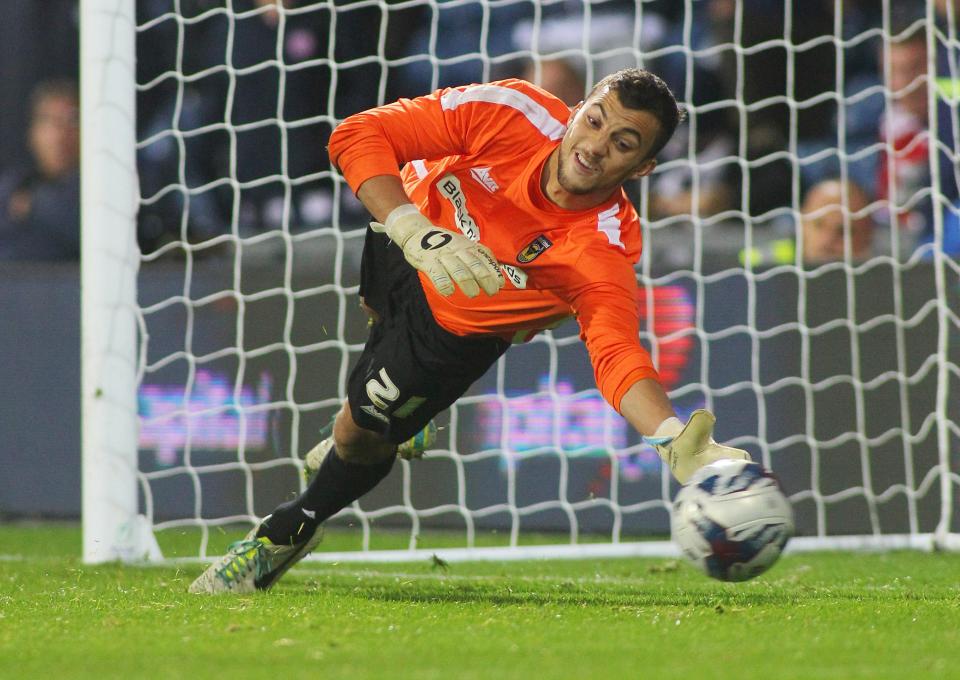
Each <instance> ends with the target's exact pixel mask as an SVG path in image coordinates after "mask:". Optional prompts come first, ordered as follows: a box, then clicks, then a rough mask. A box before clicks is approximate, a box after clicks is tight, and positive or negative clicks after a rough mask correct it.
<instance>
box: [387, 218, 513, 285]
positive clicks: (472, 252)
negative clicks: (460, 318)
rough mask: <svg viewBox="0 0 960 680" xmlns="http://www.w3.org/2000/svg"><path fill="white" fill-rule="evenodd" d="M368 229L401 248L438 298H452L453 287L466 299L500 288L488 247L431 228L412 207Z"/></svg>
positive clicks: (499, 274)
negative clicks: (481, 291) (431, 285)
mask: <svg viewBox="0 0 960 680" xmlns="http://www.w3.org/2000/svg"><path fill="white" fill-rule="evenodd" d="M370 227H371V228H372V229H373V230H374V231H376V232H379V233H385V234H386V235H387V236H388V237H389V238H390V240H391V241H393V242H394V243H396V244H397V245H398V246H400V248H402V249H403V256H404V257H405V258H406V260H407V262H409V263H410V264H411V265H412V266H413V267H414V268H416V269H418V270H420V271H422V272H424V273H426V275H427V276H429V277H430V280H431V281H433V285H434V286H436V288H437V290H438V291H439V292H440V294H441V295H452V294H453V291H454V284H456V285H457V286H460V290H462V291H463V292H464V294H465V295H466V296H467V297H476V296H477V295H478V294H479V293H480V289H481V288H482V289H483V292H485V293H486V294H487V295H493V294H495V293H496V292H497V291H498V290H500V288H502V287H503V284H504V279H503V274H501V273H500V268H499V266H498V265H497V260H496V258H494V257H493V253H491V252H490V249H489V248H487V247H486V246H485V245H483V244H481V243H476V242H474V241H471V240H470V239H468V238H467V237H466V236H463V235H462V234H457V233H454V232H452V231H448V230H446V229H441V228H440V227H437V226H434V225H433V224H432V223H431V222H430V220H428V219H427V218H426V217H424V216H423V215H421V214H420V212H419V211H418V210H417V208H416V206H414V205H404V206H400V207H399V208H396V209H395V210H394V211H393V212H391V213H390V214H389V215H388V216H387V219H386V224H380V223H379V222H371V223H370Z"/></svg>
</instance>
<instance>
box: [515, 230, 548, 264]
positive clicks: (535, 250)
mask: <svg viewBox="0 0 960 680" xmlns="http://www.w3.org/2000/svg"><path fill="white" fill-rule="evenodd" d="M552 245H553V241H551V240H550V239H548V238H547V237H546V236H544V235H543V234H540V235H539V236H538V237H537V238H535V239H533V240H532V241H531V242H530V243H529V244H528V245H527V247H526V248H524V249H523V250H521V251H520V252H519V253H517V262H520V263H522V264H526V263H527V262H533V261H534V260H536V259H537V258H538V257H540V253H542V252H543V251H544V250H546V249H547V248H549V247H550V246H552Z"/></svg>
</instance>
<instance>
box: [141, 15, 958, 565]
mask: <svg viewBox="0 0 960 680" xmlns="http://www.w3.org/2000/svg"><path fill="white" fill-rule="evenodd" d="M800 4H801V3H797V2H789V0H788V1H787V2H786V3H784V5H783V6H779V7H778V6H776V5H777V3H763V2H751V1H749V0H737V2H732V1H731V2H705V1H704V2H693V1H692V0H686V1H685V2H683V3H667V2H650V1H641V2H614V1H610V2H593V3H580V2H575V3H530V2H526V1H523V2H521V1H519V0H484V1H478V0H451V1H450V2H436V1H426V0H407V1H404V2H383V1H379V0H377V1H375V0H361V1H359V2H352V3H327V2H324V3H309V2H299V3H287V5H286V7H281V6H278V5H276V4H273V3H265V2H254V1H253V0H251V1H250V2H245V1H241V0H224V1H219V2H218V1H214V0H142V1H141V2H140V3H139V5H138V12H139V16H138V21H137V28H136V32H137V43H138V52H137V54H138V60H139V66H138V74H137V92H138V104H139V112H138V128H139V132H138V143H137V150H138V156H139V158H138V164H139V173H140V180H141V199H140V207H141V216H140V229H139V231H140V238H141V243H142V244H143V247H144V255H143V258H142V264H141V275H140V281H139V300H140V312H139V314H140V316H139V318H140V338H141V348H140V349H141V356H140V370H139V378H140V386H139V411H140V414H141V430H142V431H141V447H140V448H141V450H140V470H139V473H138V478H139V487H140V491H141V498H142V503H143V508H144V511H145V513H146V514H147V516H148V518H149V519H150V521H151V522H152V524H153V526H154V529H155V530H156V531H158V532H163V531H164V530H172V529H176V530H180V529H182V528H183V527H196V528H198V529H199V531H200V534H199V542H198V554H200V555H203V554H205V553H206V550H207V542H208V538H209V535H210V530H211V528H212V527H218V526H225V525H231V524H235V523H238V522H250V521H253V520H254V518H256V517H259V516H262V515H264V514H265V513H267V512H269V511H270V510H271V509H272V508H273V507H274V505H275V504H276V503H278V502H280V501H282V500H284V499H285V498H288V497H289V495H290V493H291V492H295V491H296V490H299V489H300V488H302V483H303V482H302V481H301V477H300V472H301V468H302V465H301V463H300V461H299V457H300V456H301V455H303V453H304V452H305V451H306V450H307V449H309V448H310V447H312V446H313V445H314V444H315V443H316V441H317V440H318V439H319V438H320V432H321V430H322V428H323V427H324V426H326V424H327V423H328V422H329V420H330V419H331V417H332V416H333V414H334V413H335V412H336V410H337V408H338V407H339V404H340V402H341V401H342V399H343V397H344V385H345V381H346V376H347V373H348V370H349V367H350V366H351V365H352V363H351V362H352V361H354V360H355V359H356V358H357V356H358V355H359V352H360V350H361V348H362V344H363V341H364V337H365V333H366V329H365V319H364V317H363V315H362V314H361V313H360V311H359V310H358V309H357V295H356V293H357V284H358V280H359V278H358V274H359V273H358V267H359V259H360V248H361V246H362V237H363V231H362V228H361V227H362V226H363V225H364V223H365V219H366V217H365V215H364V213H363V210H362V208H361V207H360V206H359V205H358V204H357V203H356V201H355V199H353V197H352V195H351V194H350V191H349V188H347V187H346V185H345V184H344V182H343V181H342V179H341V178H339V177H338V176H337V175H336V173H334V172H332V170H331V168H330V167H329V163H328V161H327V159H326V156H325V155H324V144H325V140H326V137H327V136H328V135H329V132H330V130H331V129H332V127H333V126H335V124H336V123H337V121H339V120H342V118H343V117H344V116H346V115H348V114H350V113H353V112H355V111H358V110H361V109H363V108H366V107H369V106H372V105H375V104H378V103H383V102H385V101H389V100H392V99H393V98H395V97H397V96H401V95H404V96H413V95H416V94H420V93H425V92H427V91H428V90H430V89H432V88H434V87H438V86H444V85H450V84H461V83H463V82H469V81H477V80H489V79H493V78H498V77H505V76H512V75H526V76H527V77H530V78H533V79H537V80H538V81H540V82H542V83H543V84H544V86H546V87H550V88H551V89H553V90H554V91H556V92H557V93H558V94H561V93H563V94H565V95H566V96H568V97H571V98H573V101H575V100H576V98H578V97H582V96H583V93H584V92H586V91H587V90H588V89H589V83H591V82H594V81H595V80H597V79H599V78H600V77H602V76H603V75H605V74H606V73H607V72H609V71H610V70H613V69H616V68H619V67H622V66H641V67H646V68H650V69H651V70H654V71H656V72H658V73H661V74H662V75H663V76H664V77H665V78H666V79H667V80H668V82H669V83H670V84H671V86H672V87H673V88H674V90H675V92H676V93H677V96H678V98H679V99H681V100H683V101H684V102H685V103H686V104H687V106H688V107H689V111H690V116H689V123H688V124H687V125H685V126H683V127H682V128H681V129H680V130H678V132H677V135H676V137H675V139H674V141H673V142H672V143H671V144H670V145H669V146H668V148H667V149H666V150H665V152H664V155H663V158H662V162H661V164H660V165H659V167H658V168H657V171H656V172H655V173H654V174H653V175H652V176H651V177H649V178H645V179H644V180H643V182H642V183H641V184H639V185H637V186H631V187H629V191H630V193H631V194H632V195H633V197H634V198H635V200H636V205H637V207H638V210H639V211H640V212H641V215H642V216H643V221H644V242H645V248H644V253H643V257H642V261H641V264H640V266H639V269H638V274H639V276H640V280H641V283H642V284H643V292H642V294H641V297H640V300H639V302H640V306H641V310H642V314H643V322H642V339H643V341H644V342H645V344H647V346H648V347H650V349H651V351H652V354H653V357H654V359H655V361H656V362H657V364H658V365H659V366H660V369H661V373H662V375H663V377H664V380H665V384H666V385H667V386H668V388H669V389H670V391H671V397H672V399H673V400H674V401H675V404H676V406H677V407H678V410H679V411H680V415H681V416H682V417H685V416H686V414H688V413H689V412H690V411H692V410H693V409H695V408H699V407H702V406H706V407H708V408H711V409H713V410H714V411H715V412H716V413H717V415H718V417H719V425H718V432H717V436H718V439H724V440H727V441H728V442H729V443H731V444H733V445H736V446H741V447H744V448H747V449H749V450H750V451H751V452H752V453H753V454H754V456H755V458H757V459H758V460H762V461H763V463H764V464H765V465H768V466H770V467H772V468H773V470H774V471H775V472H777V473H778V474H779V476H780V478H781V480H782V482H783V484H784V487H785V489H786V490H787V491H788V493H789V494H790V497H791V500H792V501H793V502H794V505H795V508H796V511H797V518H798V527H799V531H800V533H801V534H804V535H807V536H812V537H814V538H815V539H820V538H825V537H829V536H838V535H864V536H868V537H873V538H875V539H876V541H877V542H876V544H877V545H880V544H883V537H888V536H889V537H896V536H902V535H909V536H910V537H914V538H909V539H904V540H903V541H901V543H897V542H896V540H897V539H896V538H890V539H889V540H890V541H892V542H889V543H887V544H888V545H901V544H902V545H912V544H913V543H911V541H915V539H916V537H917V536H920V535H923V534H930V533H933V532H935V531H939V532H940V533H941V534H945V533H947V532H950V531H951V530H952V527H955V526H956V525H955V521H956V517H954V514H955V510H954V502H953V500H952V499H953V494H954V492H955V491H956V486H957V484H958V483H960V475H958V472H957V470H958V461H957V456H958V452H960V427H958V426H957V424H956V423H957V420H958V417H960V407H958V398H957V396H958V394H960V389H958V387H960V382H958V381H960V368H958V363H960V361H958V356H960V350H958V343H957V337H958V332H960V317H958V314H957V309H958V290H960V289H958V280H960V265H958V263H957V259H956V253H957V251H958V250H960V227H957V226H956V223H957V221H958V218H957V193H956V186H957V181H958V180H957V176H956V172H957V171H956V165H957V159H958V146H957V140H958V139H960V134H958V117H957V100H958V94H960V85H958V84H957V83H960V73H958V68H957V53H958V51H960V48H958V41H957V30H956V13H955V10H954V9H951V8H950V7H949V5H950V4H951V3H947V5H948V7H947V8H946V9H944V10H938V9H937V8H935V7H934V6H933V4H932V3H931V4H930V6H928V7H923V6H918V7H916V8H915V10H916V12H917V13H916V14H915V15H913V16H907V15H906V14H900V13H898V12H894V8H893V7H892V3H890V2H884V3H882V5H879V6H878V7H877V11H876V13H871V11H869V10H868V9H864V8H857V7H854V8H852V9H849V10H844V8H843V4H842V3H839V2H838V3H836V4H835V7H834V8H833V9H832V10H827V11H826V13H825V14H822V15H819V14H818V11H821V10H816V11H814V10H812V9H810V8H807V9H803V10H802V9H801V8H800V7H799V5H800ZM897 4H898V5H899V4H900V3H897ZM938 11H943V12H946V13H945V14H943V15H941V14H938ZM918 36H919V39H918ZM909 50H918V51H917V52H913V53H910V54H906V52H908V51H909ZM917 55H922V56H921V57H917ZM911 58H913V59H914V61H913V62H910V59H911ZM910 68H913V69H914V75H913V77H909V69H910ZM871 69H872V70H871ZM905 74H906V75H905ZM931 74H936V77H933V75H931ZM916 92H919V93H920V96H916V97H915V96H913V95H912V93H916ZM911 107H914V108H911ZM924 107H925V109H926V116H925V117H923V116H920V115H919V114H917V112H918V111H920V110H921V109H922V108H924ZM908 114H911V115H912V118H911V117H910V116H909V115H908ZM908 118H909V120H907V119H908ZM911 125H913V126H914V127H913V128H911V127H910V126H911ZM871 130H872V132H871ZM921 151H922V152H921ZM834 177H835V178H837V179H838V180H839V181H840V182H841V183H842V185H843V186H848V185H850V184H852V183H858V184H859V185H861V186H862V187H863V189H864V191H863V192H862V193H863V197H861V196H859V195H855V194H853V193H851V191H852V190H846V189H845V190H843V191H841V192H840V193H839V194H838V196H839V197H838V198H837V199H836V201H835V203H838V205H837V207H836V208H833V207H830V206H829V205H820V206H819V207H817V208H815V209H814V211H813V215H812V218H810V220H809V221H811V222H818V223H819V221H826V220H828V219H829V218H830V217H831V215H834V214H837V215H842V219H841V220H840V224H841V225H842V227H843V228H842V232H837V235H836V236H834V237H833V240H832V242H831V244H827V245H823V244H820V245H819V246H818V243H819V241H817V240H816V239H818V238H820V237H821V236H822V234H820V232H818V231H817V229H818V228H819V227H816V226H814V227H811V228H810V229H809V230H808V229H805V228H802V226H801V224H802V220H801V214H802V213H803V212H809V210H808V209H807V208H806V207H805V203H804V201H805V199H806V198H808V197H809V196H810V195H811V194H812V193H813V192H812V189H811V188H812V187H814V186H816V185H817V184H818V182H820V181H822V180H826V179H829V178H834ZM864 220H869V221H872V222H873V223H874V224H875V226H874V237H873V239H872V243H870V244H868V246H867V248H866V250H864V249H863V246H862V243H861V236H860V235H859V234H860V233H861V231H860V230H861V226H862V224H863V222H864ZM954 238H956V239H957V241H956V242H954V241H952V239H954ZM837 239H839V240H837ZM815 246H817V247H821V248H823V249H824V250H822V251H820V253H819V254H817V253H816V252H814V251H815ZM831 249H832V250H831ZM951 253H952V254H951ZM439 421H440V424H441V426H442V428H443V429H442V430H441V433H440V438H439V441H438V443H437V445H436V448H435V449H434V450H432V451H431V452H430V453H429V454H428V457H427V458H426V459H425V460H423V461H418V462H414V463H407V462H402V463H401V464H399V465H398V466H397V467H396V469H395V470H394V472H393V473H392V474H391V476H390V477H389V478H388V479H387V480H386V481H385V482H384V483H383V484H382V485H381V487H379V488H378V489H377V490H375V491H374V492H373V493H371V494H370V495H369V496H368V497H366V498H364V499H363V500H362V501H361V502H360V503H359V504H355V505H354V506H353V507H352V508H348V509H347V510H345V511H344V512H343V513H342V514H341V515H340V516H338V517H337V518H336V519H335V520H333V521H331V524H332V525H335V526H336V525H349V526H351V527H353V530H354V531H356V532H357V536H358V540H357V542H356V544H357V547H359V548H363V549H365V550H366V549H370V548H371V547H381V546H384V545H388V544H390V545H396V547H401V548H407V549H414V548H416V547H417V546H418V545H419V543H418V541H422V540H424V539H423V538H422V537H423V536H425V535H426V534H428V533H429V532H430V531H432V530H433V529H437V530H443V531H446V532H450V533H453V532H458V535H459V536H461V537H462V540H461V541H460V543H459V544H460V545H462V546H465V547H474V546H481V545H490V544H493V545H501V546H506V545H509V546H517V545H520V544H524V543H528V542H547V543H551V542H552V543H567V544H574V545H581V546H582V545H583V544H585V543H595V542H597V541H599V542H601V543H602V544H604V545H606V546H608V547H609V552H614V553H615V552H617V551H618V550H619V547H618V546H620V545H621V544H625V543H631V542H632V541H634V540H635V539H636V538H638V537H644V536H649V535H651V534H659V535H663V534H664V533H665V532H666V531H667V526H668V523H667V519H668V510H669V499H670V498H671V496H672V489H671V484H670V481H669V478H668V476H666V475H665V474H664V473H663V472H662V470H661V468H660V465H659V461H658V459H657V458H656V455H655V454H654V453H653V452H652V451H650V450H649V449H647V448H645V447H643V446H642V445H641V444H640V443H639V441H638V437H637V436H636V435H635V434H633V433H631V432H628V430H627V428H626V426H625V424H624V423H623V421H622V420H621V419H620V418H619V416H617V415H616V414H615V413H613V412H612V411H611V410H610V409H609V408H608V407H607V406H605V405H604V404H603V402H602V400H601V399H600V397H599V395H598V393H597V391H596V390H595V389H594V388H593V385H592V373H591V370H590V367H589V363H588V359H587V356H586V352H585V350H584V349H583V347H582V344H581V343H580V341H579V339H578V338H577V328H576V326H575V325H573V324H569V325H567V326H564V327H562V328H560V329H558V330H556V331H553V332H547V333H544V334H542V335H541V336H539V337H538V338H536V339H535V340H534V341H533V342H531V343H529V344H528V345H525V346H519V347H516V348H514V349H512V350H511V351H510V352H509V353H508V355H507V356H506V357H505V358H504V359H502V360H501V361H500V363H499V364H498V366H497V368H496V370H494V371H491V373H490V374H489V375H488V376H486V377H485V378H484V379H483V380H481V381H480V382H479V383H478V384H477V385H476V386H475V387H474V388H473V389H472V390H471V391H470V392H469V393H468V395H467V396H465V397H464V398H463V399H462V400H461V401H460V402H458V404H457V405H456V406H455V407H454V408H452V409H451V410H450V412H449V413H447V414H443V415H442V416H441V417H440V418H439ZM381 528H383V532H384V534H388V535H391V536H396V535H397V534H398V533H399V535H400V536H401V539H400V540H399V541H394V543H390V541H389V540H384V541H383V542H380V543H378V539H377V532H378V531H379V530H380V529H381ZM953 530H955V529H953ZM528 536H530V537H531V538H528ZM827 544H829V541H823V542H820V543H817V542H816V541H814V543H813V544H812V545H814V546H815V545H827ZM656 546H661V547H662V544H656ZM656 546H655V547H654V548H652V550H657V549H660V548H657V547H656ZM664 549H665V548H664ZM585 550H587V551H589V550H590V549H589V548H588V549H585ZM601 551H602V549H601ZM571 552H575V550H571ZM475 554H476V553H475ZM496 554H501V553H496ZM513 554H521V553H520V552H519V551H515V552H514V553H513Z"/></svg>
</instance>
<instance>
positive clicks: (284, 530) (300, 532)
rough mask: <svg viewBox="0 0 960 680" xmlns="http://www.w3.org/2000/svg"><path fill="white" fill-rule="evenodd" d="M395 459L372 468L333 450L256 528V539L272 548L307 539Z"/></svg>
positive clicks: (386, 471) (376, 481) (372, 483)
mask: <svg viewBox="0 0 960 680" xmlns="http://www.w3.org/2000/svg"><path fill="white" fill-rule="evenodd" d="M395 460H396V456H390V457H389V458H388V459H387V460H385V461H382V462H380V463H375V464H373V465H358V464H356V463H348V462H346V461H345V460H343V459H341V458H340V456H338V455H337V451H336V449H334V448H331V449H330V452H329V453H328V454H327V455H326V457H325V458H324V459H323V462H322V463H320V469H319V470H317V476H316V477H314V478H313V481H312V482H310V486H308V487H307V490H306V491H304V492H303V493H302V494H300V497H299V498H297V499H295V500H292V501H290V502H288V503H284V504H282V505H280V506H278V507H277V509H276V510H274V511H273V512H272V513H271V515H270V517H269V519H267V520H266V521H264V522H263V524H261V525H260V529H259V530H258V531H257V536H266V537H267V538H269V539H270V540H271V541H273V543H274V544H275V545H280V544H285V545H291V544H296V543H302V542H304V541H306V540H307V539H309V538H310V537H311V536H312V535H313V532H314V531H315V530H316V528H317V527H318V526H319V525H320V523H321V522H323V521H325V520H326V519H327V518H328V517H331V516H333V515H335V514H336V513H337V512H339V511H340V510H342V509H343V508H345V507H347V506H348V505H350V503H352V502H353V501H355V500H357V499H358V498H360V497H361V496H363V495H364V494H365V493H367V492H368V491H370V490H371V489H372V488H373V487H375V486H376V485H377V484H379V483H380V480H382V479H383V478H384V477H386V476H387V475H388V474H389V473H390V470H391V468H393V462H394V461H395Z"/></svg>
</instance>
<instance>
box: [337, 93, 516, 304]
mask: <svg viewBox="0 0 960 680" xmlns="http://www.w3.org/2000/svg"><path fill="white" fill-rule="evenodd" d="M441 96H442V95H441V93H435V94H433V95H430V96H427V97H418V98H417V99H412V100H411V99H401V100H399V101H397V102H394V103H392V104H388V105H387V106H382V107H378V108H375V109H371V110H369V111H364V112H362V113H359V114H356V115H354V116H350V117H349V118H347V119H346V120H345V121H344V122H343V123H342V124H341V125H340V126H339V127H337V129H336V130H334V132H333V135H331V138H330V145H329V150H330V158H331V159H332V160H333V162H334V164H335V165H337V167H338V168H339V169H340V171H341V172H342V173H343V175H344V177H345V178H346V179H347V182H348V184H349V185H350V186H351V187H352V188H353V189H354V191H355V192H356V194H357V197H358V198H359V199H360V201H361V202H362V203H363V204H364V206H365V207H366V208H367V209H368V210H369V211H370V213H371V214H372V215H373V216H374V218H375V219H376V220H377V221H376V222H374V223H372V224H371V227H372V228H373V229H374V230H375V231H379V232H382V233H386V235H387V236H388V237H389V238H390V240H392V241H393V242H394V243H396V244H397V245H399V246H400V247H401V249H402V250H403V254H404V257H405V258H406V260H407V262H409V263H410V264H411V265H412V266H413V267H414V268H416V269H418V270H419V271H422V272H424V273H425V274H427V276H428V277H429V278H430V280H431V281H432V282H433V284H434V286H436V288H437V290H438V291H439V292H440V293H441V294H442V295H451V294H452V293H453V291H454V286H455V285H456V286H459V287H460V289H461V290H462V291H463V292H464V293H465V294H466V295H467V296H469V297H475V296H476V295H478V294H479V292H480V290H481V289H482V290H483V291H484V292H486V293H487V294H488V295H493V294H494V293H496V292H497V291H498V290H499V289H500V288H501V287H502V286H503V285H504V278H503V275H502V274H501V273H500V269H499V267H498V265H497V262H496V260H495V258H494V257H493V255H492V253H491V252H490V250H489V249H487V248H486V247H485V246H483V245H482V244H479V243H475V242H473V241H471V240H470V239H468V238H466V237H465V236H463V235H462V234H459V233H456V232H452V231H449V230H445V229H442V228H439V227H437V226H435V225H434V224H432V223H431V222H430V221H429V220H428V219H427V218H426V217H424V216H423V215H422V214H420V212H419V211H418V210H417V209H416V207H415V206H414V205H413V204H412V203H411V201H410V198H409V197H408V196H407V194H406V192H405V191H404V188H403V184H402V183H401V180H400V173H399V166H400V164H401V163H405V162H407V161H411V160H415V159H421V158H428V159H429V158H443V157H445V156H451V155H458V154H462V153H468V152H469V151H470V144H471V142H470V141H469V140H470V139H471V138H473V137H475V138H482V137H483V136H484V127H483V124H480V123H477V122H476V121H474V120H473V117H474V115H475V112H473V113H471V112H469V111H466V110H465V109H464V110H460V111H459V112H458V111H457V110H448V109H445V108H444V107H443V106H442V105H441ZM460 108H461V109H463V108H464V107H460Z"/></svg>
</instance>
